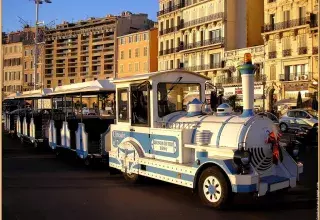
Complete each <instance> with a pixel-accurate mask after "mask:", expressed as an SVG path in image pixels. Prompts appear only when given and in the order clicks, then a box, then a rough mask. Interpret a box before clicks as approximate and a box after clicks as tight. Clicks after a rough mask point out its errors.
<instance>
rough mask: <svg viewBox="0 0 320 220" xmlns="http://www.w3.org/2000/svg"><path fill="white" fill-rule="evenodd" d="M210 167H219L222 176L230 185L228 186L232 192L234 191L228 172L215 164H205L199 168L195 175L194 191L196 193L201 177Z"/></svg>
mask: <svg viewBox="0 0 320 220" xmlns="http://www.w3.org/2000/svg"><path fill="white" fill-rule="evenodd" d="M209 167H217V168H218V169H219V170H220V172H221V173H222V175H223V176H224V177H225V178H226V180H227V183H228V185H229V187H230V190H232V185H231V182H230V179H229V177H228V175H227V172H226V171H225V170H224V169H223V168H222V167H221V166H220V165H219V164H217V163H214V162H206V163H203V164H202V165H201V166H200V167H199V168H198V170H197V172H196V174H195V178H194V181H193V190H194V191H196V190H197V189H198V182H199V179H200V176H201V174H202V173H203V171H205V170H206V169H207V168H209Z"/></svg>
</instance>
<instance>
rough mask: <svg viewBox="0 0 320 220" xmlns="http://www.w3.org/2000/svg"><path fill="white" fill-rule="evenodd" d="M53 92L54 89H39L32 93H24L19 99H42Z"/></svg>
mask: <svg viewBox="0 0 320 220" xmlns="http://www.w3.org/2000/svg"><path fill="white" fill-rule="evenodd" d="M52 92H53V89H51V88H46V89H38V90H32V91H26V92H23V93H22V94H21V95H19V96H18V97H16V98H18V99H28V98H41V97H44V96H47V95H49V94H51V93H52Z"/></svg>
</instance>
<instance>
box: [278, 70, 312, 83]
mask: <svg viewBox="0 0 320 220" xmlns="http://www.w3.org/2000/svg"><path fill="white" fill-rule="evenodd" d="M311 78H312V73H308V72H307V73H290V74H280V81H287V82H288V81H309V80H311Z"/></svg>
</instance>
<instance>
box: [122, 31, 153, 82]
mask: <svg viewBox="0 0 320 220" xmlns="http://www.w3.org/2000/svg"><path fill="white" fill-rule="evenodd" d="M117 40H118V48H117V50H118V53H117V54H118V58H117V59H118V62H117V74H116V77H118V78H121V77H125V76H132V75H135V74H140V73H150V72H155V71H157V70H158V28H151V29H149V30H144V31H140V32H135V33H131V34H127V35H123V36H120V37H118V39H117Z"/></svg>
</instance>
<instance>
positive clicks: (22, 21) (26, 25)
mask: <svg viewBox="0 0 320 220" xmlns="http://www.w3.org/2000/svg"><path fill="white" fill-rule="evenodd" d="M18 18H19V22H20V23H21V24H22V28H27V27H30V25H29V24H28V22H26V21H25V20H23V19H22V18H21V17H19V16H18Z"/></svg>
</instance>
